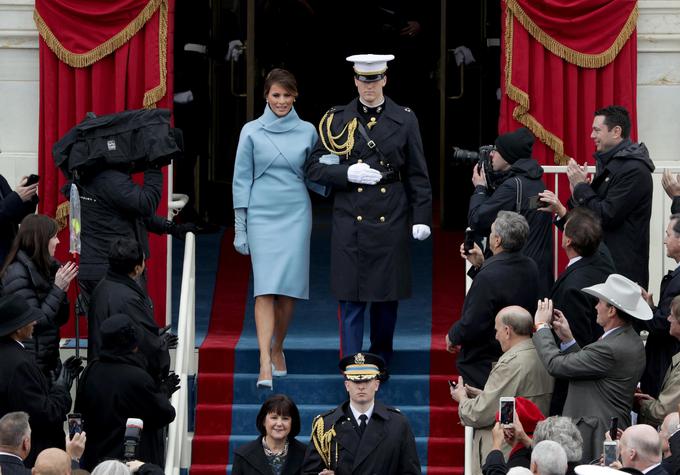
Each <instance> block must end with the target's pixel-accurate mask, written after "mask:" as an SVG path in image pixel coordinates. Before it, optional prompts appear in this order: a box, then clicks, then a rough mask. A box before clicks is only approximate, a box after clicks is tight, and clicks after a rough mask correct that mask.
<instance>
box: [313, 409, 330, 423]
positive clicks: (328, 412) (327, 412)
mask: <svg viewBox="0 0 680 475" xmlns="http://www.w3.org/2000/svg"><path fill="white" fill-rule="evenodd" d="M334 411H335V409H330V410H328V411H326V412H322V413H321V414H318V415H316V416H315V417H314V420H317V419H318V418H319V417H326V416H330V415H331V414H333V412H334Z"/></svg>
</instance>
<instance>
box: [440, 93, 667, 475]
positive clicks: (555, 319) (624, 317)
mask: <svg viewBox="0 0 680 475" xmlns="http://www.w3.org/2000/svg"><path fill="white" fill-rule="evenodd" d="M630 128H631V125H630V120H629V116H628V112H627V111H626V110H625V109H624V108H623V107H620V106H610V107H605V108H603V109H600V110H598V111H596V112H595V116H594V119H593V126H592V133H591V138H592V139H593V142H594V144H595V148H596V152H595V154H594V158H595V163H596V171H595V174H594V175H593V176H592V177H591V176H589V174H588V172H587V168H586V166H585V165H579V164H578V163H576V161H575V160H573V159H571V160H570V162H569V164H568V166H567V177H568V179H569V185H570V191H571V197H570V199H569V200H568V202H567V203H566V204H563V203H562V202H561V200H560V198H559V197H558V196H557V195H556V194H555V193H554V192H552V191H550V190H547V189H545V190H540V191H539V192H538V193H536V198H537V200H538V205H537V206H538V208H537V209H536V207H535V206H531V204H529V203H530V201H531V200H524V198H526V197H523V196H521V195H520V194H519V191H518V190H519V185H520V183H521V180H526V176H523V175H522V174H520V173H519V171H518V170H514V171H513V168H512V167H510V166H505V165H508V164H511V163H521V162H522V159H529V158H530V156H531V146H530V142H532V141H529V145H528V146H527V143H528V142H527V139H526V136H527V131H526V130H525V129H521V130H520V131H515V132H511V133H509V134H505V135H502V136H500V137H499V138H498V140H497V141H496V147H495V149H494V150H493V151H492V152H491V157H490V160H491V162H492V164H493V170H494V171H499V170H501V171H502V172H504V173H505V175H503V177H502V178H501V179H499V178H498V177H496V178H495V180H496V183H501V185H500V186H496V188H495V189H493V188H492V187H487V184H486V181H485V180H482V179H481V177H480V172H479V170H476V171H475V172H474V173H473V177H472V182H473V184H474V185H475V194H474V195H473V197H472V199H471V201H470V214H469V217H470V223H471V226H473V225H475V224H477V225H478V224H479V222H480V221H479V213H480V210H486V209H487V208H488V207H489V206H488V205H489V203H496V204H498V206H497V213H496V214H491V215H489V216H486V220H487V221H492V222H493V224H492V226H491V229H490V230H491V232H490V234H489V235H488V236H487V239H486V253H487V256H489V255H491V256H492V257H491V258H489V259H488V260H487V261H486V262H485V261H484V260H483V258H482V257H481V256H483V255H484V250H485V249H484V248H483V247H482V246H481V244H480V245H477V244H476V245H475V247H474V249H472V250H470V251H467V250H466V249H464V248H463V246H461V255H462V257H463V258H465V259H467V260H468V261H469V262H470V264H471V266H472V272H471V277H473V278H474V279H475V280H474V281H473V284H472V286H471V288H470V290H469V292H468V295H467V296H466V299H465V303H464V305H463V309H462V312H461V318H460V320H459V321H457V322H456V323H455V324H454V325H453V326H452V327H451V330H450V331H449V333H448V335H446V343H447V348H448V349H449V351H451V352H454V353H456V352H458V351H460V352H461V353H460V354H459V357H458V361H457V365H458V371H459V374H460V375H461V377H460V378H459V381H458V384H457V387H455V388H451V390H450V392H451V397H452V398H453V399H454V400H455V401H457V402H458V404H459V407H458V414H459V416H460V420H461V423H462V424H464V425H466V426H471V427H473V428H475V440H476V441H477V442H476V443H475V444H474V456H473V460H472V461H471V463H472V465H473V466H472V470H473V472H483V473H484V474H486V475H491V474H493V475H499V474H505V473H519V472H516V471H514V470H515V468H516V467H519V466H521V467H524V468H525V469H530V471H531V472H532V473H534V474H546V475H547V474H550V475H564V474H565V473H579V474H583V475H588V474H592V473H593V472H592V471H591V470H589V469H585V468H583V467H582V466H581V465H582V464H593V465H605V464H606V465H607V466H608V469H617V470H623V471H627V472H629V473H645V474H653V475H667V474H668V475H670V474H673V473H678V471H679V470H680V434H678V433H677V431H678V429H680V425H679V424H678V422H679V421H678V413H677V412H676V411H677V410H678V408H679V404H680V365H679V364H678V363H679V362H680V353H679V351H680V278H678V277H677V275H680V274H678V272H679V270H678V269H680V267H678V268H677V269H675V270H672V271H670V272H669V273H668V274H667V275H666V276H664V277H663V279H662V281H661V289H660V295H659V300H658V304H655V299H654V297H653V296H652V294H651V292H650V291H649V290H648V283H649V275H648V269H649V226H650V218H651V210H652V177H651V173H652V171H653V170H654V165H653V163H652V161H651V160H650V158H649V154H648V152H647V149H646V147H645V146H644V144H642V143H640V144H637V143H633V142H632V141H631V139H630V137H629V134H630ZM518 150H524V155H522V156H521V157H518V156H516V152H517V151H518ZM503 153H506V154H509V156H510V160H508V158H507V157H505V156H504V155H503ZM501 165H503V166H501ZM515 175H518V178H517V179H516V180H514V184H513V182H512V181H511V178H512V177H514V176H515ZM662 184H663V187H664V189H665V190H666V192H667V194H668V195H669V196H670V197H671V198H672V199H673V209H672V212H677V211H678V210H679V209H678V208H679V207H678V203H679V202H680V199H679V198H680V177H673V176H672V175H671V174H670V173H669V172H665V173H664V176H663V181H662ZM528 186H529V185H528V184H526V185H525V186H524V189H527V188H528ZM497 193H500V194H501V196H497V197H494V195H496V194H497ZM506 195H507V196H506ZM513 197H515V198H516V200H512V199H510V198H513ZM534 204H535V203H534ZM536 212H538V213H540V212H544V213H546V215H547V216H550V215H552V216H553V218H554V219H553V224H554V226H555V227H556V229H555V231H554V232H558V231H561V244H562V249H563V250H564V253H565V255H566V257H567V258H568V260H569V261H568V264H567V267H566V269H564V270H563V271H562V272H561V273H560V275H559V276H558V277H557V279H556V280H555V282H554V284H553V285H552V288H551V289H550V290H549V291H543V290H541V289H542V282H545V281H546V276H545V275H543V273H544V272H545V270H544V269H543V268H541V266H539V267H538V269H537V271H538V272H537V273H536V274H535V276H531V275H529V274H526V273H525V272H524V271H523V270H522V269H523V268H520V269H519V270H514V272H513V271H511V272H510V273H508V274H507V275H508V276H510V277H504V276H498V277H497V278H496V279H495V280H494V282H493V284H492V285H488V284H487V285H486V288H485V291H484V293H483V299H482V298H480V295H477V289H478V288H479V286H480V284H481V283H484V281H482V282H481V283H477V282H476V280H477V278H478V277H480V276H481V277H484V275H485V273H489V272H490V271H493V266H492V265H490V264H493V260H494V258H496V255H497V253H496V252H495V248H496V247H497V243H498V242H499V241H500V242H501V243H503V242H507V241H508V240H512V239H513V238H514V239H516V240H517V241H518V243H517V245H516V247H517V253H518V254H519V255H522V253H527V255H529V250H530V249H535V245H531V246H530V245H529V241H528V239H527V236H531V235H532V234H534V235H535V234H537V233H538V234H543V230H542V228H541V230H540V231H538V230H537V231H532V226H533V224H532V221H531V220H530V218H531V219H532V220H535V213H536ZM487 214H488V213H487ZM508 215H512V218H511V219H513V220H516V221H521V222H524V223H525V226H526V228H527V230H524V231H523V232H521V233H519V232H516V233H515V234H516V236H514V237H513V236H507V235H506V236H504V235H503V233H502V232H501V233H499V229H502V228H503V226H499V224H500V223H502V222H504V221H507V220H508V219H509V218H508ZM517 229H519V228H517ZM499 234H500V236H499ZM547 239H551V238H550V237H548V238H547ZM664 244H665V247H666V255H667V256H668V257H669V258H671V259H673V260H674V261H675V262H676V263H677V262H680V215H677V214H672V215H671V216H670V218H669V220H668V223H667V229H666V236H665V239H664ZM496 267H498V266H497V265H496ZM520 273H521V274H522V276H523V278H522V279H519V277H518V276H519V275H520ZM516 280H521V284H522V290H514V289H515V287H513V286H514V285H516V283H515V281H516ZM508 289H513V291H512V292H511V293H510V294H508ZM533 289H538V295H537V297H538V299H534V300H533V301H532V302H530V303H526V302H525V301H524V300H526V293H527V292H529V291H530V290H533ZM480 300H483V301H484V305H486V306H487V308H486V310H485V311H484V312H481V313H478V314H476V315H475V318H474V320H472V321H471V320H470V319H469V307H470V305H471V304H473V303H475V305H479V304H478V303H476V302H479V301H480ZM494 304H495V305H497V306H496V307H493V305H494ZM531 314H533V319H532V317H531ZM471 322H473V323H474V325H475V327H477V328H487V331H486V333H484V335H483V337H482V338H479V336H481V335H480V334H477V335H475V337H477V339H476V340H470V341H466V340H464V339H461V335H465V334H466V333H468V332H469V330H468V326H469V325H470V324H471ZM520 322H522V324H521V325H520ZM494 323H495V337H494V335H493V334H492V333H491V332H489V331H488V328H490V326H491V325H493V324H494ZM525 327H526V328H525ZM461 343H462V346H461V347H460V348H458V347H456V346H455V345H456V344H461ZM495 343H499V344H500V346H501V348H502V351H503V354H502V355H501V354H500V353H498V355H497V356H496V357H495V358H479V359H478V358H474V359H472V360H469V359H468V358H465V356H466V355H465V354H464V353H463V351H464V350H465V347H466V345H467V346H470V347H473V348H475V349H477V348H485V347H491V345H493V344H495ZM518 347H519V348H522V349H523V350H525V351H524V355H523V358H524V360H523V361H521V362H520V361H515V360H519V358H520V356H519V355H516V356H515V355H514V353H515V348H518ZM487 354H489V355H493V353H491V352H488V353H487ZM461 355H462V356H463V358H461ZM508 356H512V357H513V359H509V358H508ZM534 361H536V362H538V363H535V362H534ZM492 365H493V366H492ZM490 368H493V369H491V370H490V373H489V369H490ZM510 369H513V370H512V371H509V370H510ZM476 374H486V375H489V376H488V380H486V379H484V382H485V383H486V384H485V385H483V389H477V388H482V386H476V385H475V384H472V383H477V384H478V382H477V381H475V375H476ZM498 388H500V390H498ZM539 389H540V390H539ZM501 398H504V399H512V398H514V401H515V406H514V407H515V409H514V410H515V414H514V419H513V420H512V422H508V421H505V422H504V423H503V424H501V423H500V422H499V419H498V418H499V412H500V411H499V407H500V406H499V403H500V400H501ZM527 407H529V408H530V409H529V410H528V409H527ZM532 414H533V416H532ZM547 416H550V417H547ZM546 417H547V418H546ZM536 420H538V423H536V422H535V421H536ZM615 427H616V428H615ZM617 428H618V430H617ZM484 440H486V442H483V441H484ZM605 446H606V447H607V448H608V450H605ZM612 447H614V449H612ZM674 449H675V450H674ZM612 450H614V451H615V454H613V453H611V451H612ZM605 455H606V456H607V459H606V461H605Z"/></svg>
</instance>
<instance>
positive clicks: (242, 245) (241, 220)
mask: <svg viewBox="0 0 680 475" xmlns="http://www.w3.org/2000/svg"><path fill="white" fill-rule="evenodd" d="M234 233H235V235H234V249H236V252H238V253H239V254H243V255H244V256H247V255H248V254H250V249H249V248H248V234H247V233H246V208H235V209H234Z"/></svg>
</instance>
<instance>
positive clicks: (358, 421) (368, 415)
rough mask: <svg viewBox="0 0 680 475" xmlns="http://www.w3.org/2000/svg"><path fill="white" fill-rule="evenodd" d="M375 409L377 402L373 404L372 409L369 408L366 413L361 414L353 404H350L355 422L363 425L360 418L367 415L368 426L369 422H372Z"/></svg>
mask: <svg viewBox="0 0 680 475" xmlns="http://www.w3.org/2000/svg"><path fill="white" fill-rule="evenodd" d="M374 407H375V402H372V403H371V407H369V408H368V409H367V410H366V412H359V411H357V410H356V408H355V407H354V406H352V403H351V402H350V403H349V408H350V409H351V410H352V415H353V416H354V420H355V421H357V424H359V423H361V421H360V420H359V416H360V415H362V414H366V418H367V419H366V424H368V421H370V420H371V416H372V415H373V408H374Z"/></svg>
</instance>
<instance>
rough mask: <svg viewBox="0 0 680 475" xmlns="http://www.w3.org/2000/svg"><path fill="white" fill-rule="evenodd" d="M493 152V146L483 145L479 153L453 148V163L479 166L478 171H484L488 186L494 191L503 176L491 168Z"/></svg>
mask: <svg viewBox="0 0 680 475" xmlns="http://www.w3.org/2000/svg"><path fill="white" fill-rule="evenodd" d="M493 150H494V146H493V145H482V146H481V147H479V151H478V152H475V151H474V150H465V149H462V148H458V147H453V162H454V163H459V164H461V165H477V169H478V170H484V175H485V176H486V184H487V186H488V187H489V188H491V189H492V190H494V189H496V187H497V186H498V185H499V184H500V181H502V178H503V177H502V174H500V173H497V172H495V171H494V170H493V167H492V166H491V152H492V151H493Z"/></svg>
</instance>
